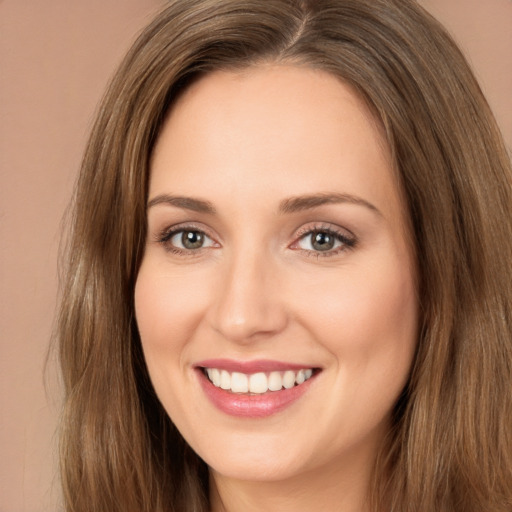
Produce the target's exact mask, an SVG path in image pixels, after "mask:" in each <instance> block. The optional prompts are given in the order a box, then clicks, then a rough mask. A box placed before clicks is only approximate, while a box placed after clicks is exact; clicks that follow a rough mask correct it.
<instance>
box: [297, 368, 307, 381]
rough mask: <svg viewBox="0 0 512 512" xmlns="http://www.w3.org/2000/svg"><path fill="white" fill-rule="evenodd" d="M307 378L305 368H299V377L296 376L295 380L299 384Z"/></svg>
mask: <svg viewBox="0 0 512 512" xmlns="http://www.w3.org/2000/svg"><path fill="white" fill-rule="evenodd" d="M305 380H306V374H305V372H304V370H299V371H298V372H297V377H295V382H296V383H297V384H302V383H303V382H304V381H305Z"/></svg>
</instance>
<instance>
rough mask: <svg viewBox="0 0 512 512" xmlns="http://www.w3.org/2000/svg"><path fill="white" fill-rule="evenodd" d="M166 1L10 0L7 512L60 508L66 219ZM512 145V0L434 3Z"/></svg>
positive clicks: (3, 43) (3, 72) (5, 197)
mask: <svg viewBox="0 0 512 512" xmlns="http://www.w3.org/2000/svg"><path fill="white" fill-rule="evenodd" d="M163 3H164V0H81V1H80V0H74V1H72V0H45V1H43V0H0V177H1V183H0V194H1V196H0V229H1V232H0V312H1V313H0V314H1V317H0V336H1V339H0V399H1V404H0V406H1V409H0V414H1V416H0V461H1V462H0V512H46V511H50V510H58V505H57V504H58V493H59V491H58V479H57V477H56V467H55V439H54V434H53V432H54V429H55V425H56V418H57V415H58V404H59V391H58V381H57V377H56V375H57V373H56V371H55V366H54V363H53V362H52V361H50V366H49V372H48V379H47V383H46V389H45V384H44V380H43V366H44V359H45V355H46V352H47V347H48V342H49V338H50V333H51V328H52V322H53V315H54V308H55V302H56V294H57V263H56V261H57V249H58V240H59V230H60V222H61V218H62V216H63V213H64V210H65V207H66V205H67V202H68V200H69V196H70V193H71V189H72V186H73V183H74V179H75V175H76V171H77V169H78V166H79V162H80V156H81V152H82V148H83V145H84V142H85V138H86V134H87V131H88V129H89V127H90V124H91V120H92V116H93V113H94V110H95V106H96V105H97V102H98V100H99V98H100V96H101V93H102V90H103V89H104V86H105V84H106V82H107V80H108V77H109V76H110V74H111V72H112V70H113V69H114V67H115V64H116V63H117V62H118V61H119V59H120V57H121V55H122V54H123V52H124V51H125V49H126V48H127V47H128V45H129V43H130V42H131V41H132V40H133V38H134V36H135V34H136V33H137V31H138V30H139V29H140V28H141V27H142V26H144V25H145V24H146V23H147V21H148V20H149V19H150V18H151V17H152V15H153V14H154V13H155V12H156V11H157V10H158V8H159V6H160V5H163ZM422 3H423V4H424V5H425V6H427V7H428V8H429V9H431V10H432V12H433V13H434V14H435V15H437V16H438V17H439V19H441V20H442V21H443V22H444V23H445V25H446V26H447V27H448V28H449V29H450V30H451V31H452V33H453V34H454V35H455V38H456V39H457V40H458V41H459V43H460V44H461V45H462V47H463V49H464V50H465V51H466V53H467V55H468V56H469V58H470V61H471V62H472V63H473V65H474V68H475V69H476V73H477V76H478V77H479V79H480V82H481V84H482V86H483V88H484V91H485V92H486V94H487V96H488V98H489V101H490V103H491V105H492V107H493V108H494V110H495V113H496V115H497V117H498V120H499V122H500V124H501V127H502V131H503V133H504V135H505V137H506V140H507V143H508V146H509V148H510V147H512V97H511V92H512V1H511V0H485V1H484V0H424V1H423V2H422Z"/></svg>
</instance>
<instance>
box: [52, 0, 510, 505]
mask: <svg viewBox="0 0 512 512" xmlns="http://www.w3.org/2000/svg"><path fill="white" fill-rule="evenodd" d="M511 184H512V178H511V170H510V162H509V160H508V157H507V154H506V151H505V149H504V146H503V143H502V141H501V138H500V135H499V132H498V130H497V128H496V125H495V123H494V120H493V118H492V115H491V114H490V112H489V108H488V106H487V104H486V102H485V100H484V98H483V96H482V94H481V92H480V89H479V87H478V85H477V83H476V81H475V79H474V78H473V76H472V74H471V72H470V70H469V68H468V66H467V64H466V62H465V60H464V58H463V57H462V56H461V54H460V52H459V51H458V49H457V48H456V47H455V45H454V43H453V42H452V41H451V39H450V38H449V37H448V36H447V35H446V33H445V32H444V31H443V29H442V28H441V27H440V26H439V25H438V24H437V23H436V22H435V21H434V20H433V19H432V18H431V17H430V16H429V15H428V14H426V13H425V12H424V11H423V10H422V9H421V8H420V7H419V6H417V5H416V4H415V3H414V2H410V1H405V0H385V1H384V0H382V1H381V0H378V1H375V0H372V1H371V2H370V1H365V0H337V1H327V0H326V1H324V0H320V1H310V2H308V1H298V0H271V1H266V2H250V1H241V0H222V1H218V0H215V1H214V0H192V1H186V2H185V1H174V2H171V3H170V5H169V6H168V7H167V8H166V9H165V10H164V11H163V12H162V13H161V14H160V15H159V16H158V17H157V18H156V19H155V21H154V22H153V23H152V24H151V25H150V26H149V27H148V28H147V29H146V30H145V31H144V33H143V34H142V35H141V36H140V38H139V39H138V41H137V42H136V43H135V45H134V47H133V48H132V50H131V51H130V53H129V54H128V56H127V57H126V59H125V61H124V63H123V64H122V66H121V68H120V69H119V71H118V73H117V74H116V76H115V77H114V80H113V82H112V84H111V86H110V88H109V90H108V92H107V95H106V97H105V99H104V101H103V103H102V106H101V109H100V112H99V115H98V119H97V121H96V124H95V126H94V128H93V133H92V135H91V139H90V142H89V145H88V148H87V151H86V155H85V158H84V162H83V167H82V172H81V175H80V178H79V182H78V186H77V192H76V198H75V216H74V223H73V229H72V237H71V241H70V247H69V265H68V268H67V281H66V283H65V287H64V290H65V292H64V297H63V301H62V310H61V316H60V350H61V362H62V368H63V376H64V384H65V390H66V405H65V413H64V417H63V423H62V425H63V426H62V469H63V471H62V476H63V488H64V495H65V501H66V506H67V509H68V510H70V511H71V510H73V511H85V510H87V511H93V510H94V511H100V510H101V511H103V510H108V511H116V510H119V511H121V510H122V511H126V510H141V511H143V510H144V511H151V512H153V511H170V510H176V511H186V510H190V511H192V510H194V511H207V510H212V511H215V512H217V511H221V510H247V511H250V510H283V511H285V510H291V509H292V507H293V509H294V510H297V509H299V510H300V509H309V508H311V506H317V507H320V508H322V509H323V510H344V511H356V510H357V511H362V510H365V511H366V510H372V511H389V510H392V511H404V510H411V511H412V510H421V511H462V510H464V511H482V510H486V511H506V510H510V507H511V506H512V491H511V485H510V482H511V481H512V442H511V435H512V430H511V418H512V414H511V412H512V396H511V395H512V393H511V391H510V389H511V383H512V376H511V364H510V362H511V361H512V346H511V340H512V336H511V320H510V310H511V305H512V297H511V292H510V283H511V277H512V276H511V274H512V269H511V261H512V258H511V257H512V225H511V222H510V218H509V215H510V211H511V207H512V188H511Z"/></svg>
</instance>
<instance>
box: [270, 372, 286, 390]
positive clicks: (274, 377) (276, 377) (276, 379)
mask: <svg viewBox="0 0 512 512" xmlns="http://www.w3.org/2000/svg"><path fill="white" fill-rule="evenodd" d="M282 387H283V378H282V377H281V373H280V372H270V374H269V376H268V389H270V391H279V390H280V389H281V388H282Z"/></svg>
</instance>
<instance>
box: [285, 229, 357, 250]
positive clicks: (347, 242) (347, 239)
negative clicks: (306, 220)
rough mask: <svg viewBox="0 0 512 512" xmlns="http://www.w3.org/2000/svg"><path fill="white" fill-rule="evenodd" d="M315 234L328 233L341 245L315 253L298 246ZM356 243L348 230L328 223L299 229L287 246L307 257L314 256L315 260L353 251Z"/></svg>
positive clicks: (354, 237) (355, 239)
mask: <svg viewBox="0 0 512 512" xmlns="http://www.w3.org/2000/svg"><path fill="white" fill-rule="evenodd" d="M315 232H317V233H318V232H321V233H322V232H323V233H329V234H331V235H333V236H334V237H336V239H337V240H338V241H340V242H341V245H340V246H338V247H336V248H333V249H330V250H327V251H315V250H311V249H303V248H301V247H299V246H298V244H299V242H300V241H301V240H303V239H304V238H305V237H306V236H310V235H312V234H313V233H315ZM357 243H358V239H357V237H356V236H355V235H354V234H353V233H352V232H351V231H350V230H348V229H346V228H341V227H339V226H336V225H333V224H329V223H317V224H313V225H311V224H309V225H306V226H303V227H301V228H300V229H299V230H298V231H297V233H296V235H295V240H294V241H293V242H292V244H291V245H290V246H289V247H290V248H291V249H294V250H298V251H302V252H304V253H306V255H308V256H315V257H317V258H322V257H329V256H336V255H337V254H339V253H341V252H344V251H347V250H351V249H353V248H354V247H355V246H356V245H357Z"/></svg>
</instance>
